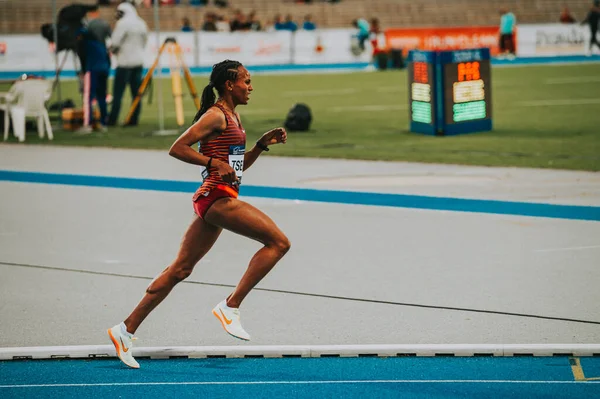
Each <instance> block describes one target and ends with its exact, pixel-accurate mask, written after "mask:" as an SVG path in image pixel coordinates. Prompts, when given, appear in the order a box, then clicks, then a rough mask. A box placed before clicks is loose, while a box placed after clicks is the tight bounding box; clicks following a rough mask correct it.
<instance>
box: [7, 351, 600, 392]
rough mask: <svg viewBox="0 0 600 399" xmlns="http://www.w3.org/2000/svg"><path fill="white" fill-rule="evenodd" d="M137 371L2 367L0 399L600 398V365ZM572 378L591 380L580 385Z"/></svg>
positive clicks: (200, 364) (98, 366)
mask: <svg viewBox="0 0 600 399" xmlns="http://www.w3.org/2000/svg"><path fill="white" fill-rule="evenodd" d="M577 361H580V363H576V362H577ZM140 364H141V369H139V370H133V369H129V368H127V367H125V366H124V365H122V364H121V363H120V361H118V360H116V359H114V358H111V359H93V360H26V361H4V362H0V398H23V397H35V398H62V397H97V398H100V397H102V398H104V397H124V398H139V397H163V396H164V397H197V398H218V397H226V398H256V397H265V398H276V397H286V398H321V397H327V398H331V397H344V398H351V397H357V398H391V397H407V398H462V397H477V398H483V397H485V398H490V397H498V398H534V397H535V398H537V397H540V398H542V397H543V398H598V397H600V380H598V378H596V377H597V376H600V358H599V357H584V358H581V359H580V360H575V359H572V358H569V357H392V358H375V357H357V358H278V359H266V358H260V359H254V358H242V359H222V358H212V359H165V360H150V359H141V360H140ZM573 365H577V367H578V370H579V371H578V372H577V371H574V369H573V367H572V366H573ZM576 375H579V379H581V378H582V376H583V377H585V378H586V380H583V381H576V380H575V378H576Z"/></svg>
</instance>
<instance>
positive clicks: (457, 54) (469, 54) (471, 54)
mask: <svg viewBox="0 0 600 399" xmlns="http://www.w3.org/2000/svg"><path fill="white" fill-rule="evenodd" d="M481 59H482V56H481V51H479V50H460V51H454V52H453V53H452V62H467V61H479V60H481Z"/></svg>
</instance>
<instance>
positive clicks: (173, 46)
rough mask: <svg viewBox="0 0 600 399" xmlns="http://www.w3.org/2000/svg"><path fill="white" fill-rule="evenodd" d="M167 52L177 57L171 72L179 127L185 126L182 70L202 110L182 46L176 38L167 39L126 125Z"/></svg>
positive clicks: (171, 63) (159, 51) (170, 66)
mask: <svg viewBox="0 0 600 399" xmlns="http://www.w3.org/2000/svg"><path fill="white" fill-rule="evenodd" d="M165 50H168V52H169V54H171V55H175V62H173V58H171V62H170V65H169V69H170V71H171V89H172V92H173V98H174V100H175V115H176V118H177V125H178V126H179V127H181V126H183V123H184V120H183V119H184V118H183V99H182V98H183V93H182V89H181V72H180V69H183V73H184V76H185V80H186V83H187V86H188V88H189V90H190V94H191V95H192V97H193V98H194V104H195V105H196V109H199V108H200V100H199V99H198V93H197V92H196V87H195V86H194V81H193V80H192V74H191V73H190V70H189V69H188V67H187V66H186V65H185V62H184V61H183V51H182V50H181V46H179V44H178V43H177V41H176V40H175V38H173V37H168V38H167V39H165V42H164V43H163V45H162V46H160V49H159V50H158V55H157V56H156V60H154V64H152V66H151V67H150V69H149V70H148V72H147V73H146V76H145V77H144V80H142V84H141V85H140V88H139V90H138V92H137V94H136V96H135V98H134V99H133V102H132V103H131V108H130V109H129V113H128V114H127V117H126V118H125V124H128V123H129V121H130V120H131V117H132V116H133V113H134V111H135V109H136V108H137V106H138V104H139V103H140V101H141V98H142V96H143V95H144V92H145V91H146V88H147V87H148V83H149V82H150V79H152V74H153V73H154V69H156V66H157V65H158V61H159V60H160V56H161V55H162V53H163V51H165ZM177 63H178V64H177Z"/></svg>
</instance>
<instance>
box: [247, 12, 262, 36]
mask: <svg viewBox="0 0 600 399" xmlns="http://www.w3.org/2000/svg"><path fill="white" fill-rule="evenodd" d="M246 28H247V29H246V30H252V31H255V32H257V31H261V30H262V25H261V24H260V21H259V20H258V19H257V18H256V11H252V12H251V13H250V14H249V15H248V21H247V22H246Z"/></svg>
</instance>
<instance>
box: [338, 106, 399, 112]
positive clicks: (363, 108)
mask: <svg viewBox="0 0 600 399" xmlns="http://www.w3.org/2000/svg"><path fill="white" fill-rule="evenodd" d="M406 109H408V106H407V105H391V104H378V105H352V106H340V107H332V108H328V111H332V112H346V111H358V112H369V111H402V110H406Z"/></svg>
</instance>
